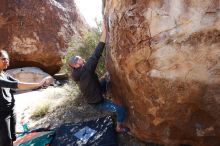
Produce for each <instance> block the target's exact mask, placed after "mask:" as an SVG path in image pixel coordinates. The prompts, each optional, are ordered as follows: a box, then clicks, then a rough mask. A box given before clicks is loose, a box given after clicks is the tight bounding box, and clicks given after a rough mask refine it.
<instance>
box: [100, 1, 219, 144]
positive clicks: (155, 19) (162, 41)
mask: <svg viewBox="0 0 220 146" xmlns="http://www.w3.org/2000/svg"><path fill="white" fill-rule="evenodd" d="M104 2H105V3H104V6H105V9H104V13H105V14H106V16H108V18H109V19H108V22H109V28H110V30H109V40H108V50H107V67H108V70H109V72H110V75H111V79H112V91H113V93H114V96H115V100H116V101H118V102H121V103H122V104H123V105H125V106H126V108H127V110H128V114H127V119H126V122H127V124H128V125H129V126H130V128H131V130H132V132H133V133H134V134H135V135H136V136H137V137H138V138H140V139H142V140H144V141H149V140H150V141H153V142H155V143H159V144H163V145H166V146H177V145H193V146H219V145H220V1H219V0H108V1H104ZM116 97H120V98H116Z"/></svg>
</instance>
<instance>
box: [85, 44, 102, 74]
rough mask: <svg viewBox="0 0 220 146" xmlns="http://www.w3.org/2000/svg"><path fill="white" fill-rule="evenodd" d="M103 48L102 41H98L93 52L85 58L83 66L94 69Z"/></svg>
mask: <svg viewBox="0 0 220 146" xmlns="http://www.w3.org/2000/svg"><path fill="white" fill-rule="evenodd" d="M104 48H105V43H104V42H99V43H98V45H97V47H96V48H95V50H94V52H93V54H92V55H91V56H90V57H89V59H88V60H87V62H86V64H85V67H86V68H87V69H89V70H91V71H95V69H96V67H97V64H98V61H99V59H100V57H101V55H102V52H103V50H104Z"/></svg>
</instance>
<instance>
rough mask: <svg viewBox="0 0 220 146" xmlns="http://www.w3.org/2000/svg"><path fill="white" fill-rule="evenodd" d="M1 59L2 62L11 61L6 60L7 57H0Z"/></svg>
mask: <svg viewBox="0 0 220 146" xmlns="http://www.w3.org/2000/svg"><path fill="white" fill-rule="evenodd" d="M0 59H1V60H2V61H9V59H8V58H6V57H3V58H2V57H0Z"/></svg>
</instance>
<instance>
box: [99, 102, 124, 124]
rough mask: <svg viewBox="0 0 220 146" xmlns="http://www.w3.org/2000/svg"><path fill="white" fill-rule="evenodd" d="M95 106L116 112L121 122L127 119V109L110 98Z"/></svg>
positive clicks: (118, 120)
mask: <svg viewBox="0 0 220 146" xmlns="http://www.w3.org/2000/svg"><path fill="white" fill-rule="evenodd" d="M95 107H96V108H97V109H99V110H106V111H110V112H116V115H117V122H119V123H122V122H123V121H124V119H125V109H124V108H123V107H122V106H120V105H117V104H115V103H113V102H112V101H110V100H108V99H104V101H103V102H101V103H99V104H96V105H95Z"/></svg>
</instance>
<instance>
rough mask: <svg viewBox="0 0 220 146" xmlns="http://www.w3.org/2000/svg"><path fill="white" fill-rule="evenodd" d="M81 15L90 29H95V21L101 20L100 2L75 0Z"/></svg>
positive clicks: (98, 0)
mask: <svg viewBox="0 0 220 146" xmlns="http://www.w3.org/2000/svg"><path fill="white" fill-rule="evenodd" d="M75 3H76V5H77V7H78V8H79V10H80V12H81V14H82V15H83V16H84V17H85V19H86V21H87V23H88V24H89V25H90V26H91V27H96V26H97V25H96V23H95V19H97V20H98V22H99V21H101V20H102V0H75Z"/></svg>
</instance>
